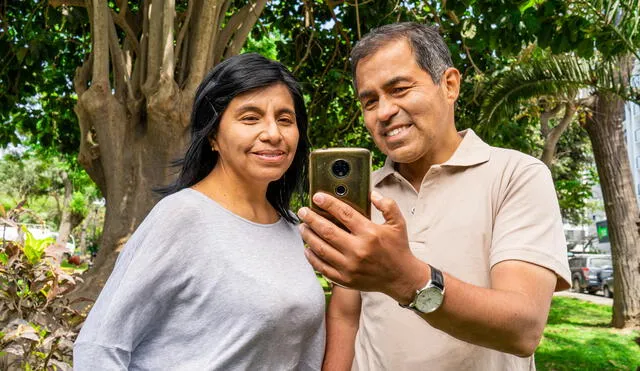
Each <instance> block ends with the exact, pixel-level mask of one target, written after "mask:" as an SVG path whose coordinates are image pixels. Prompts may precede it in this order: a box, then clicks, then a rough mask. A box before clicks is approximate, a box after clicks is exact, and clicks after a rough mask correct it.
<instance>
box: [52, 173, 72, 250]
mask: <svg viewBox="0 0 640 371" xmlns="http://www.w3.org/2000/svg"><path fill="white" fill-rule="evenodd" d="M60 176H61V177H62V183H63V184H64V199H63V200H62V215H61V216H60V228H58V238H56V243H58V244H61V245H64V244H66V243H67V240H68V239H69V235H70V234H71V230H72V229H73V227H72V226H71V198H72V197H73V184H72V183H71V179H69V175H68V174H67V172H66V171H63V172H62V173H61V174H60Z"/></svg>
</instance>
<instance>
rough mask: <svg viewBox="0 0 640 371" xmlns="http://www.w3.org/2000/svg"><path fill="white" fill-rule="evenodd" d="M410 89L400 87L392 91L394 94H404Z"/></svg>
mask: <svg viewBox="0 0 640 371" xmlns="http://www.w3.org/2000/svg"><path fill="white" fill-rule="evenodd" d="M408 89H409V87H407V86H399V87H395V88H393V90H391V93H392V94H402V93H404V92H405V91H407V90H408Z"/></svg>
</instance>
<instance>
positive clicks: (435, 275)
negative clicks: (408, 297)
mask: <svg viewBox="0 0 640 371" xmlns="http://www.w3.org/2000/svg"><path fill="white" fill-rule="evenodd" d="M429 268H431V283H432V284H433V285H434V286H436V287H437V288H439V289H440V290H442V291H444V275H443V274H442V272H441V271H440V270H439V269H437V268H434V267H432V266H431V264H429ZM427 286H428V284H427Z"/></svg>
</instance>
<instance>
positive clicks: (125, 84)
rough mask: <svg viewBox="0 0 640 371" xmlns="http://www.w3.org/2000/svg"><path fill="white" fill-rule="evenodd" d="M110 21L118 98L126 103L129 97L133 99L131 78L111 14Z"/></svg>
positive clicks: (112, 57) (112, 56) (110, 44)
mask: <svg viewBox="0 0 640 371" xmlns="http://www.w3.org/2000/svg"><path fill="white" fill-rule="evenodd" d="M109 20H110V22H109V26H110V27H109V50H110V51H111V63H112V65H113V72H114V76H115V78H114V80H115V89H116V96H117V97H118V98H120V99H121V100H122V101H124V100H125V99H126V97H127V96H129V97H133V91H132V89H131V82H130V78H131V77H130V76H129V71H128V69H127V66H126V62H125V59H124V55H123V53H122V49H120V43H119V42H118V33H117V32H116V26H115V23H114V22H113V17H112V16H111V14H109Z"/></svg>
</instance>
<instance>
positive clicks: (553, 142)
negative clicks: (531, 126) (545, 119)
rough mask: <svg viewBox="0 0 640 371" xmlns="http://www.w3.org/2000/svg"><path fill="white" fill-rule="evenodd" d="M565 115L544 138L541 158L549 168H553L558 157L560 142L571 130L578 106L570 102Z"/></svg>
mask: <svg viewBox="0 0 640 371" xmlns="http://www.w3.org/2000/svg"><path fill="white" fill-rule="evenodd" d="M564 106H565V107H564V115H563V116H562V120H560V123H558V125H556V126H555V127H554V128H553V129H551V130H550V131H549V132H548V133H543V136H544V147H543V148H542V155H541V156H540V161H542V162H544V164H545V165H547V167H548V168H551V165H552V164H553V160H554V159H555V157H556V149H557V147H558V142H559V141H560V138H561V137H562V134H564V132H565V131H567V128H569V124H571V121H572V120H573V115H574V114H575V113H576V110H577V108H576V106H575V104H574V103H573V102H571V101H569V102H567V103H565V105H564Z"/></svg>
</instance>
